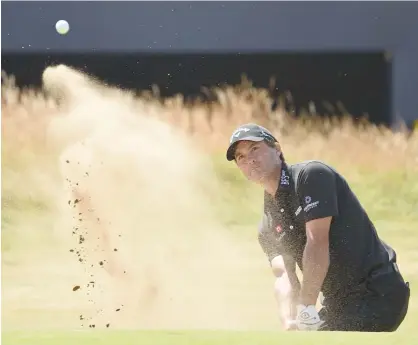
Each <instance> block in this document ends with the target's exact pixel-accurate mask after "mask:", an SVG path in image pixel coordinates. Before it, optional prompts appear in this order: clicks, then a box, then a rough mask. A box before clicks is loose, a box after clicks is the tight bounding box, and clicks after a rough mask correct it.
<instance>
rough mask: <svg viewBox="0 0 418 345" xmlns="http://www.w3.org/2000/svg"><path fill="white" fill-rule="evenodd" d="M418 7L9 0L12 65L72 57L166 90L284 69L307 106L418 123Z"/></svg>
mask: <svg viewBox="0 0 418 345" xmlns="http://www.w3.org/2000/svg"><path fill="white" fill-rule="evenodd" d="M417 18H418V6H417V5H416V4H415V3H413V2H400V3H398V2H352V3H350V2H224V3H223V2H202V1H194V2H159V1H157V2H142V1H141V2H121V1H118V2H3V3H2V69H4V70H6V72H8V73H13V74H15V75H16V76H17V79H18V82H19V83H21V84H33V83H39V81H40V75H41V73H42V70H43V68H44V67H45V66H47V65H48V64H51V63H60V62H61V63H67V64H69V65H73V66H76V67H81V68H83V69H85V70H87V71H89V72H90V73H93V74H95V75H97V76H99V77H100V78H101V79H104V80H106V81H108V82H110V83H112V84H118V85H121V86H123V87H129V88H149V86H150V84H157V85H159V86H160V88H161V90H162V92H163V94H166V95H170V94H172V93H175V92H182V93H184V94H186V95H193V94H195V93H196V92H198V91H199V89H200V86H201V85H206V86H211V85H216V84H219V83H230V84H235V83H238V82H239V80H240V76H241V74H242V73H246V74H247V75H248V77H249V78H250V79H252V80H253V81H254V82H255V85H256V86H267V85H268V80H269V77H270V76H276V80H277V92H281V91H285V90H289V91H291V92H292V94H293V96H294V100H295V102H296V104H297V105H299V106H306V103H307V102H308V101H310V100H312V101H315V102H317V103H318V106H319V107H318V108H319V110H320V105H321V102H322V101H325V100H326V101H329V102H331V103H335V102H337V101H341V102H342V103H344V105H345V107H346V108H347V109H348V110H349V111H350V112H352V113H353V115H354V116H360V115H362V114H364V113H369V117H370V119H371V120H373V121H374V122H383V123H388V124H394V123H396V121H397V120H399V119H402V120H404V121H406V122H407V123H408V124H410V123H411V122H412V121H413V120H414V119H416V118H418V97H416V96H415V94H416V90H417V89H418V64H417V63H416V61H418V45H417V43H416V41H417V40H416V33H417V32H418V20H416V19H417ZM59 19H66V20H68V21H69V23H70V25H71V31H70V33H69V34H68V35H66V36H60V35H58V34H57V33H56V32H55V30H54V25H55V22H56V21H57V20H59ZM22 22H24V23H25V24H26V25H25V26H22V25H21V23H22Z"/></svg>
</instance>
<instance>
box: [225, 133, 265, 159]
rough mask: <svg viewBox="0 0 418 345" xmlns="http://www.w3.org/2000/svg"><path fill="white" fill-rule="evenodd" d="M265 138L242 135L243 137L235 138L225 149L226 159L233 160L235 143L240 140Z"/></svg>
mask: <svg viewBox="0 0 418 345" xmlns="http://www.w3.org/2000/svg"><path fill="white" fill-rule="evenodd" d="M263 140H265V138H260V137H251V136H250V137H244V138H239V139H237V140H234V141H233V142H232V143H231V144H230V145H229V147H228V150H227V151H226V159H227V160H228V161H233V160H234V159H235V149H236V148H237V144H238V143H239V142H240V141H256V142H258V141H263Z"/></svg>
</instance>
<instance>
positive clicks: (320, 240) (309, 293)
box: [300, 217, 331, 305]
mask: <svg viewBox="0 0 418 345" xmlns="http://www.w3.org/2000/svg"><path fill="white" fill-rule="evenodd" d="M330 224H331V217H326V218H321V219H316V220H312V221H310V222H308V223H306V235H307V241H306V246H305V250H304V252H303V282H302V287H301V292H300V303H302V304H303V305H315V304H316V301H317V299H318V296H319V293H320V292H321V287H322V284H323V282H324V279H325V276H326V275H327V272H328V267H329V240H328V234H329V228H330Z"/></svg>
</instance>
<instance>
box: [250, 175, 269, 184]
mask: <svg viewBox="0 0 418 345" xmlns="http://www.w3.org/2000/svg"><path fill="white" fill-rule="evenodd" d="M248 180H249V181H251V182H253V183H256V184H264V181H265V177H264V176H260V175H258V174H257V175H256V174H254V175H251V176H249V177H248Z"/></svg>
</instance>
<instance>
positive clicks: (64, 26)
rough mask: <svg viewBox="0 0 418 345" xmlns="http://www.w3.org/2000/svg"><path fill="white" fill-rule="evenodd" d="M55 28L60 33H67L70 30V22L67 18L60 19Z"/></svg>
mask: <svg viewBox="0 0 418 345" xmlns="http://www.w3.org/2000/svg"><path fill="white" fill-rule="evenodd" d="M55 29H56V30H57V32H58V33H59V34H60V35H65V34H66V33H67V32H68V31H69V30H70V24H68V22H67V21H66V20H59V21H57V23H56V24H55Z"/></svg>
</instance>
